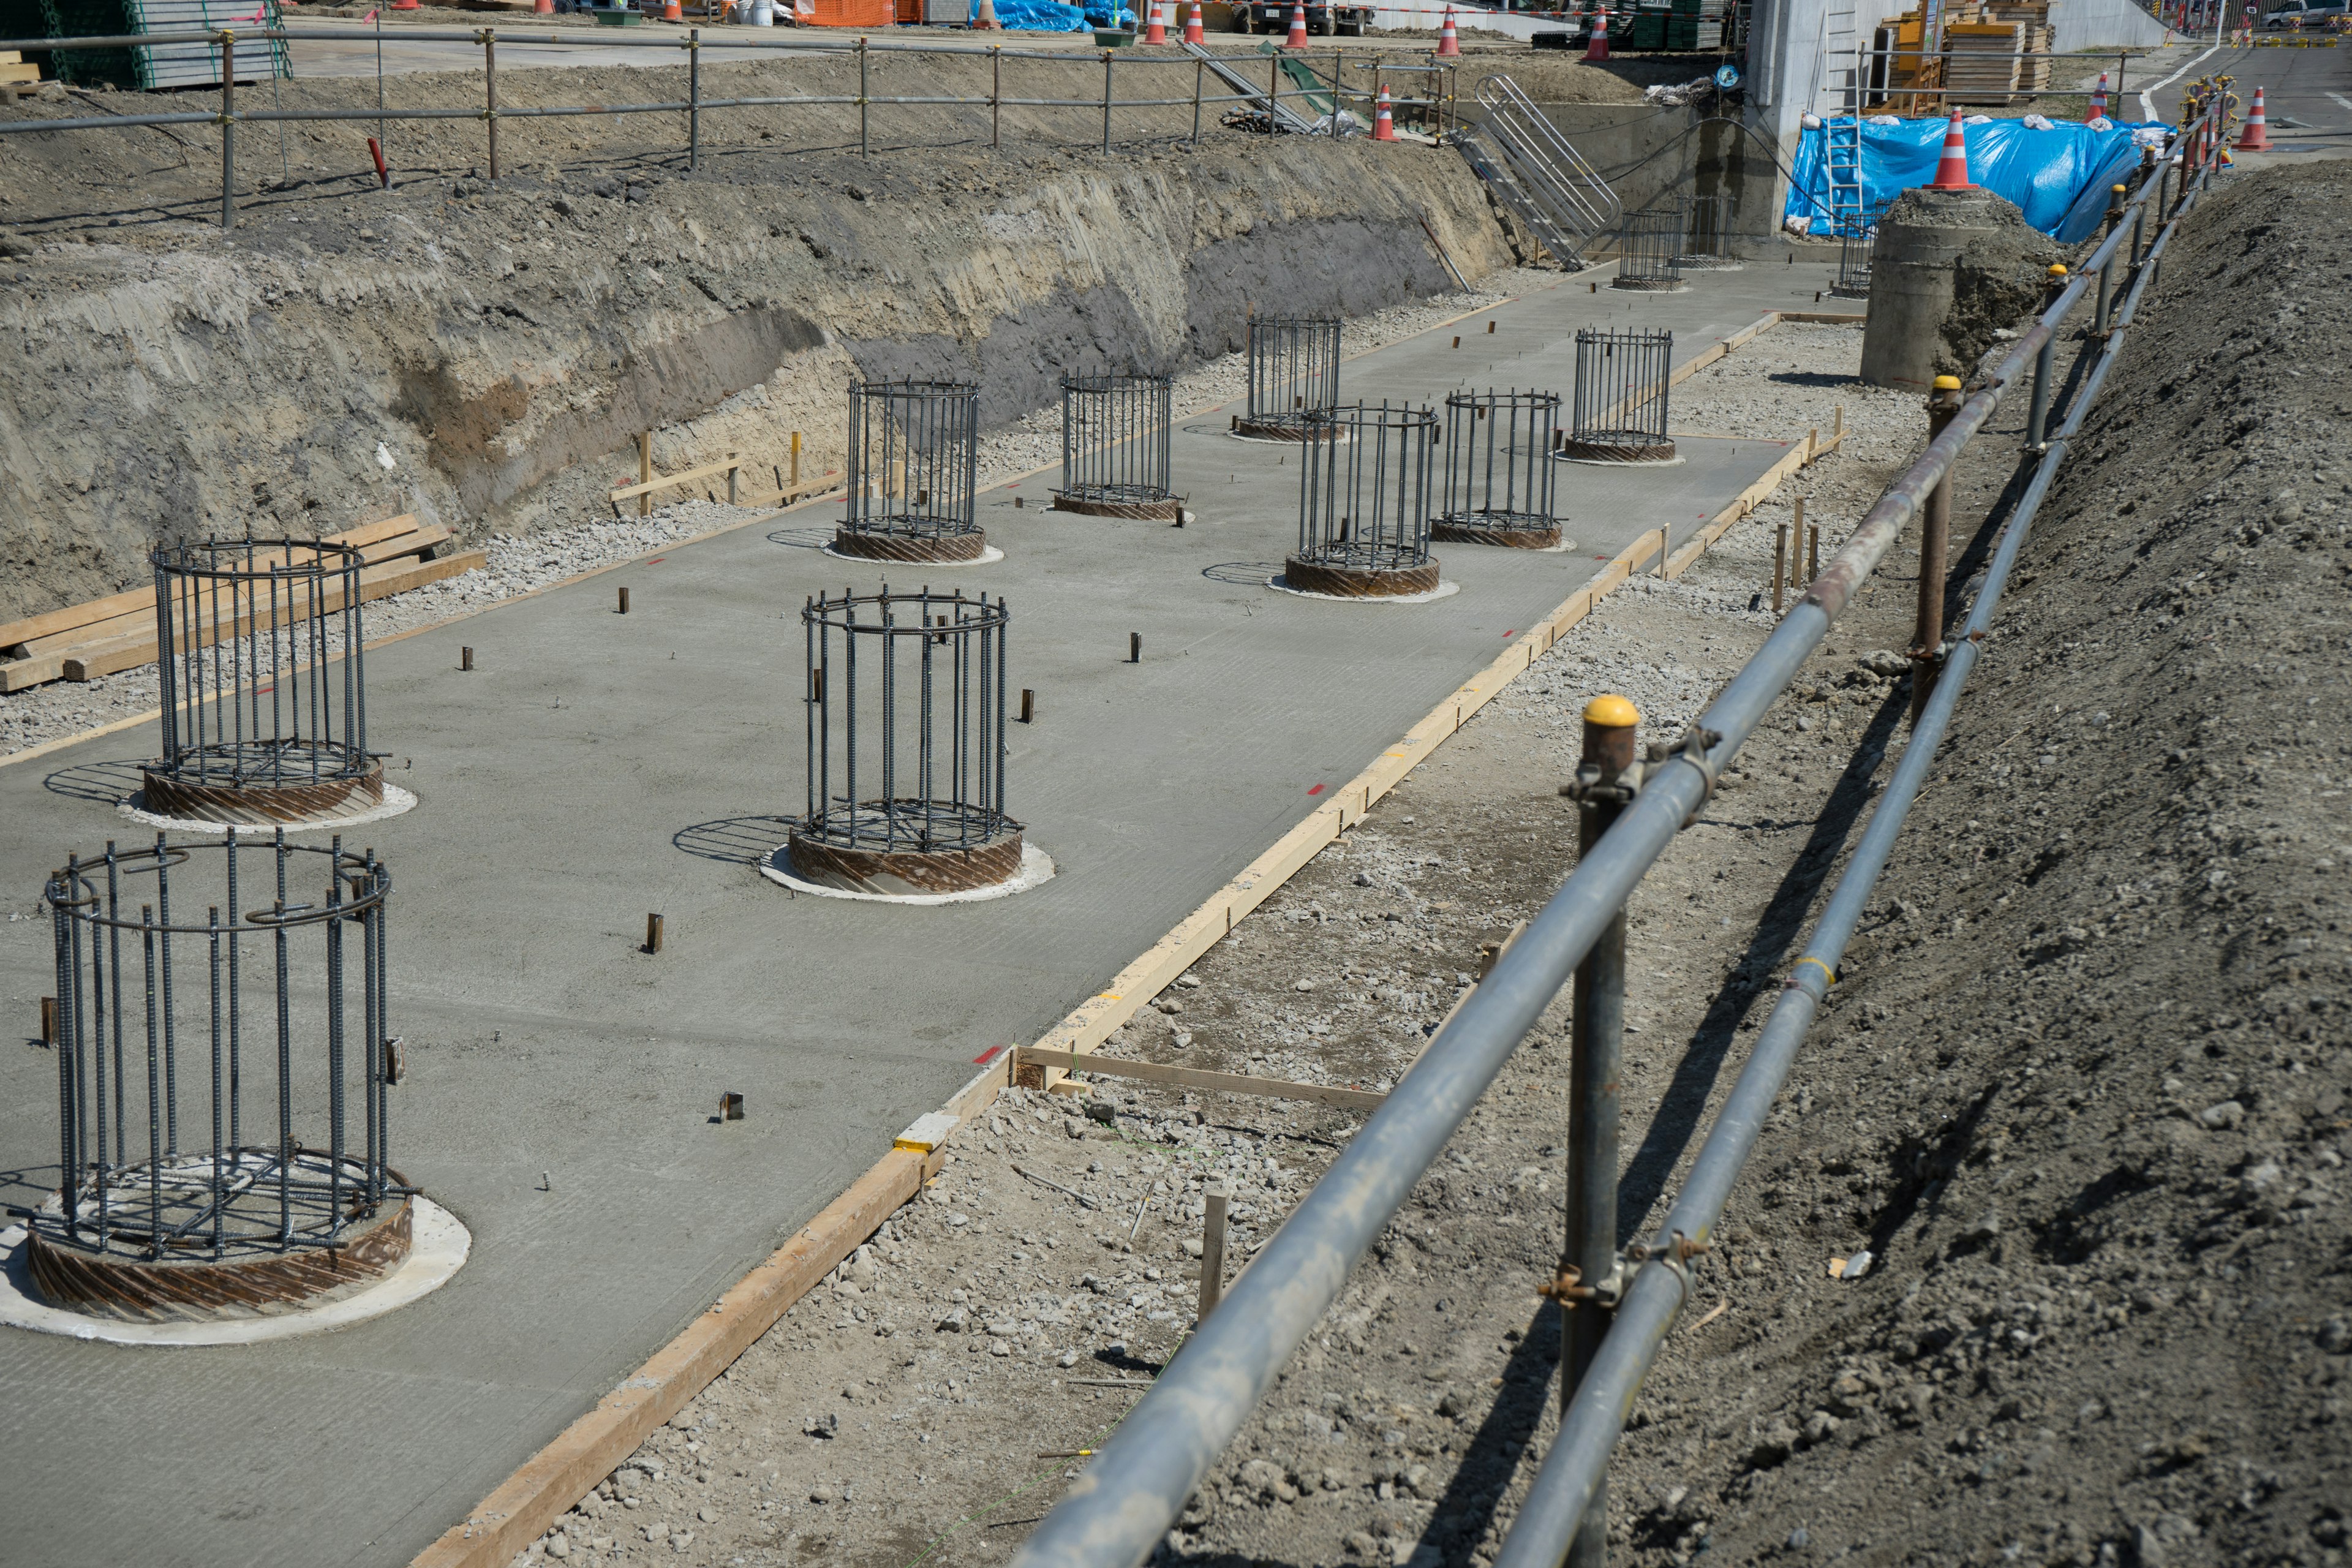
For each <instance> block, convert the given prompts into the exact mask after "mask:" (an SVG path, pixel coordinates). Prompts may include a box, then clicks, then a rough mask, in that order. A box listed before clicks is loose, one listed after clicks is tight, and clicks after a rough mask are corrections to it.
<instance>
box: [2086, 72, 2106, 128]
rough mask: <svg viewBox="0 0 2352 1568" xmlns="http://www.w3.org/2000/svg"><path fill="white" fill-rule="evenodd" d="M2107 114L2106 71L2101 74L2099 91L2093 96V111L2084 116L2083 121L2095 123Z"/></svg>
mask: <svg viewBox="0 0 2352 1568" xmlns="http://www.w3.org/2000/svg"><path fill="white" fill-rule="evenodd" d="M2106 112H2107V73H2106V72H2105V71H2101V72H2100V73H2099V86H2098V90H2097V91H2095V92H2094V93H2092V94H2091V111H2090V112H2089V113H2088V114H2085V115H2084V116H2083V119H2084V121H2085V122H2086V123H2087V122H2088V121H2094V120H2097V119H2099V118H2101V117H2102V116H2104V115H2105V113H2106Z"/></svg>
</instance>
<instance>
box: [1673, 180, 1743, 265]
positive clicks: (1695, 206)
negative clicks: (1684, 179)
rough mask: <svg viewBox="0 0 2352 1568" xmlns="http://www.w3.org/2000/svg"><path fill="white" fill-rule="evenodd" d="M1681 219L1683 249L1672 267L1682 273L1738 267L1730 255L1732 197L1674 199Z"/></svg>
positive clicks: (1683, 197)
mask: <svg viewBox="0 0 2352 1568" xmlns="http://www.w3.org/2000/svg"><path fill="white" fill-rule="evenodd" d="M1675 210H1676V211H1677V212H1678V213H1679V214H1680V215H1681V218H1682V224H1681V226H1682V250H1681V252H1680V253H1679V254H1678V255H1676V256H1675V267H1676V268H1680V269H1681V270H1683V271H1685V272H1727V271H1731V270H1733V269H1735V268H1738V266H1739V258H1738V257H1736V256H1734V255H1732V253H1731V198H1730V197H1729V196H1699V195H1689V194H1688V193H1685V194H1683V195H1677V196H1675Z"/></svg>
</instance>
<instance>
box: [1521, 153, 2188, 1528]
mask: <svg viewBox="0 0 2352 1568" xmlns="http://www.w3.org/2000/svg"><path fill="white" fill-rule="evenodd" d="M2202 184H2203V176H2202V175H2201V174H2200V178H2199V185H2200V187H2201V185H2202ZM2174 221H2175V223H2176V224H2177V223H2178V221H2179V220H2178V218H2177V217H2176V219H2175V220H2174ZM2173 232H2174V231H2173V227H2172V226H2167V227H2166V229H2165V231H2164V233H2163V234H2161V235H2159V236H2158V239H2157V243H2156V245H2155V247H2153V248H2152V249H2151V250H2150V251H2149V254H2148V259H2149V260H2151V261H2153V260H2154V259H2155V258H2156V256H2157V255H2158V253H2159V252H2161V251H2162V250H2163V248H2164V247H2165V245H2166V244H2167V243H2168V241H2169V239H2170V237H2171V235H2172V233H2173ZM2154 277H2155V270H2154V268H2143V269H2142V270H2141V271H2140V273H2139V274H2138V276H2137V278H2135V279H2134V280H2133V283H2132V286H2131V288H2130V289H2129V290H2128V292H2127V293H2126V296H2125V300H2124V304H2123V309H2122V310H2121V312H2120V313H2119V314H2118V316H2117V324H2116V328H2115V330H2114V331H2111V332H2110V333H2109V334H2108V335H2107V337H2106V340H2105V346H2104V347H2103V349H2102V350H2101V352H2100V353H2099V357H2098V359H2097V362H2096V363H2095V365H2094V366H2093V368H2092V370H2091V372H2090V374H2089V375H2088V376H2087V377H2086V378H2085V379H2084V384H2083V387H2082V390H2081V392H2080V394H2079V395H2077V396H2076V397H2075V399H2074V407H2073V409H2072V411H2071V412H2070V414H2069V416H2068V417H2067V419H2066V422H2065V424H2064V425H2063V426H2062V427H2061V428H2060V429H2059V431H2058V434H2057V435H2056V436H2055V437H2053V438H2052V439H2051V441H2050V443H2049V447H2048V449H2047V450H2046V451H2045V452H2044V453H2043V455H2042V460H2041V462H2040V464H2039V466H2038V467H2037V468H2036V469H2035V471H2034V475H2033V478H2032V480H2031V481H2030V482H2029V484H2028V485H2027V487H2026V489H2025V492H2024V494H2023V495H2022V496H2021V498H2020V499H2019V504H2018V510H2017V512H2016V515H2015V516H2014V517H2013V518H2011V521H2010V522H2009V524H2008V526H2007V527H2006V528H2005V529H2004V530H2003V531H2002V533H2001V537H2000V543H1999V545H1998V546H1997V547H1996V548H1995V550H1994V552H1993V558H1992V562H1991V563H1990V566H1989V567H1988V568H1987V570H1986V573H1985V583H1984V587H1983V588H1982V589H1981V590H1980V591H1979V593H1978V595H1977V599H1976V604H1975V605H1974V607H1973V608H1972V609H1971V611H1970V613H1969V619H1968V623H1967V626H1966V627H1965V628H1964V629H1963V632H1962V635H1961V637H1960V640H1959V641H1958V644H1957V645H1956V646H1955V647H1954V648H1953V650H1952V654H1951V657H1950V658H1948V660H1947V661H1946V662H1945V665H1944V668H1943V671H1942V674H1941V676H1940V678H1939V679H1937V683H1936V688H1935V691H1934V694H1933V695H1932V696H1931V697H1930V698H1929V699H1928V700H1927V707H1926V709H1925V710H1923V711H1922V712H1921V713H1920V714H1919V717H1918V720H1917V721H1916V724H1915V725H1914V727H1913V729H1912V733H1911V740H1910V742H1909V743H1908V744H1907V745H1906V746H1905V748H1904V751H1903V757H1902V760H1901V761H1900V762H1899V763H1896V765H1895V774H1894V776H1893V778H1892V779H1890V780H1889V781H1888V783H1887V786H1886V789H1885V793H1884V794H1883V795H1881V796H1880V798H1879V803H1878V805H1877V807H1876V809H1875V810H1874V812H1873V814H1872V816H1871V819H1870V824H1869V826H1867V827H1866V828H1865V829H1864V832H1863V835H1862V838H1861V841H1860V843H1859V844H1858V845H1857V846H1856V847H1855V848H1854V852H1853V860H1852V861H1851V863H1850V864H1849V865H1848V867H1847V868H1846V870H1845V873H1844V874H1843V876H1842V877H1841V878H1840V879H1838V883H1837V886H1836V888H1835V889H1832V892H1831V895H1830V899H1829V902H1828V904H1827V905H1826V906H1825V907H1824V908H1823V910H1822V917H1821V920H1820V921H1818V922H1817V923H1816V925H1815V927H1814V930H1813V935H1812V940H1811V942H1810V943H1809V944H1808V945H1807V946H1806V949H1805V952H1804V954H1803V956H1802V957H1801V958H1799V959H1798V960H1797V963H1796V964H1795V966H1794V967H1793V968H1792V969H1791V970H1790V973H1789V978H1788V979H1787V980H1786V981H1784V982H1782V985H1781V992H1780V1001H1779V1002H1777V1003H1776V1004H1775V1005H1774V1006H1773V1008H1772V1012H1771V1015H1770V1016H1769V1017H1768V1018H1767V1019H1766V1020H1765V1024H1764V1028H1763V1030H1762V1032H1761V1033H1760V1034H1759V1036H1758V1037H1757V1041H1756V1046H1755V1048H1754V1049H1753V1050H1752V1051H1751V1052H1750V1053H1749V1055H1748V1061H1747V1063H1746V1065H1745V1066H1744V1067H1743V1068H1741V1069H1740V1073H1739V1077H1738V1080H1737V1081H1736V1082H1735V1083H1734V1084H1733V1085H1732V1089H1731V1093H1730V1094H1729V1096H1728V1097H1727V1099H1726V1100H1725V1101H1724V1107H1723V1110H1722V1111H1721V1113H1720V1114H1718V1115H1717V1118H1716V1121H1715V1125H1714V1127H1713V1128H1712V1129H1710V1130H1709V1131H1708V1133H1707V1137H1706V1143H1705V1144H1704V1145H1702V1146H1701V1148H1700V1150H1699V1152H1698V1157H1697V1159H1696V1161H1694V1162H1693V1163H1692V1165H1691V1170H1690V1174H1689V1175H1688V1176H1687V1177H1686V1178H1685V1180H1684V1183H1683V1186H1682V1190H1681V1192H1680V1193H1679V1194H1678V1195H1677V1196H1676V1198H1675V1205H1674V1208H1673V1210H1672V1211H1671V1212H1670V1213H1669V1214H1668V1215H1667V1216H1666V1219H1665V1222H1664V1224H1663V1225H1662V1226H1660V1227H1659V1229H1658V1232H1657V1235H1656V1238H1655V1239H1654V1241H1653V1242H1652V1243H1651V1244H1650V1245H1649V1246H1648V1247H1644V1248H1643V1249H1641V1250H1642V1251H1643V1254H1644V1255H1645V1256H1646V1258H1647V1261H1646V1263H1645V1264H1644V1266H1643V1268H1642V1270H1641V1272H1640V1273H1639V1274H1637V1275H1636V1276H1635V1277H1634V1279H1633V1284H1632V1285H1631V1286H1630V1287H1629V1288H1628V1289H1627V1290H1626V1292H1625V1296H1624V1300H1623V1301H1622V1304H1621V1305H1620V1306H1619V1308H1618V1310H1617V1313H1616V1316H1615V1320H1614V1321H1612V1323H1611V1325H1610V1328H1609V1332H1608V1335H1607V1337H1606V1338H1605V1339H1604V1340H1603V1341H1602V1342H1601V1352H1600V1354H1599V1355H1598V1356H1597V1357H1596V1358H1595V1359H1594V1361H1593V1363H1592V1366H1591V1371H1590V1372H1589V1373H1587V1374H1586V1376H1585V1378H1584V1380H1583V1382H1582V1383H1581V1384H1579V1385H1578V1387H1577V1389H1576V1393H1575V1395H1574V1397H1573V1399H1572V1400H1571V1401H1570V1405H1569V1407H1568V1409H1567V1411H1566V1412H1565V1413H1564V1414H1563V1415H1562V1416H1561V1419H1560V1430H1559V1437H1558V1438H1557V1439H1556V1440H1555V1441H1554V1442H1553V1444H1552V1447H1551V1451H1550V1452H1549V1454H1547V1455H1546V1456H1545V1458H1544V1464H1543V1468H1542V1469H1541V1470H1540V1471H1539V1472H1538V1474H1537V1476H1536V1479H1535V1483H1534V1485H1533V1486H1532V1487H1531V1488H1530V1489H1529V1490H1528V1500H1527V1502H1526V1503H1525V1504H1524V1505H1523V1506H1522V1507H1521V1508H1520V1510H1519V1513H1518V1517H1517V1519H1516V1520H1515V1521H1513V1522H1512V1526H1511V1531H1510V1533H1509V1535H1508V1536H1507V1537H1506V1538H1505V1539H1504V1542H1503V1545H1502V1548H1501V1550H1500V1551H1499V1552H1498V1553H1497V1554H1496V1559H1495V1568H1558V1565H1559V1563H1560V1561H1561V1559H1562V1558H1563V1557H1565V1556H1566V1555H1567V1552H1568V1550H1569V1544H1570V1542H1571V1541H1572V1540H1573V1539H1574V1538H1575V1537H1576V1535H1577V1532H1578V1527H1579V1525H1580V1522H1581V1521H1582V1520H1583V1517H1584V1515H1585V1513H1586V1511H1587V1510H1588V1509H1589V1507H1590V1506H1591V1502H1592V1500H1593V1499H1594V1498H1595V1497H1596V1496H1597V1495H1598V1494H1599V1491H1600V1489H1601V1486H1602V1484H1603V1482H1604V1480H1605V1478H1606V1475H1607V1470H1608V1463H1609V1456H1610V1454H1611V1452H1612V1450H1613V1449H1614V1448H1615V1447H1616V1443H1617V1439H1618V1437H1619V1436H1621V1435H1622V1432H1623V1430H1624V1425H1625V1420H1626V1417H1627V1415H1630V1414H1631V1412H1632V1409H1633V1397H1634V1394H1635V1393H1636V1392H1637V1391H1638V1390H1639V1388H1640V1386H1641V1382H1642V1379H1643V1375H1644V1374H1646V1373H1648V1371H1649V1369H1650V1365H1651V1363H1653V1362H1654V1361H1655V1360H1656V1359H1657V1354H1658V1352H1659V1350H1660V1348H1661V1347H1663V1345H1664V1342H1665V1337H1666V1334H1667V1333H1668V1331H1671V1330H1672V1328H1673V1326H1674V1323H1675V1319H1676V1318H1677V1317H1678V1316H1679V1315H1680V1313H1681V1311H1682V1310H1683V1307H1684V1306H1685V1303H1686V1301H1687V1300H1688V1298H1689V1293H1690V1277H1689V1274H1688V1271H1687V1268H1686V1255H1689V1254H1694V1253H1696V1252H1698V1251H1704V1250H1705V1249H1706V1246H1707V1242H1708V1237H1709V1235H1710V1233H1711V1232H1712V1230H1713V1228H1714V1226H1715V1224H1716V1222H1717V1220H1719V1219H1720V1218H1721V1217H1722V1215H1723V1210H1724V1205H1725V1203H1726V1202H1727V1199H1728V1198H1729V1196H1730V1193H1731V1186H1732V1184H1733V1182H1734V1181H1736V1180H1737V1179H1738V1175H1739V1173H1740V1171H1741V1169H1742V1168H1743V1167H1744V1166H1745V1165H1746V1163H1747V1161H1748V1154H1749V1153H1750V1152H1752V1151H1753V1150H1754V1148H1755V1145H1756V1141H1757V1139H1758V1137H1759V1136H1760V1135H1761V1133H1762V1131H1763V1129H1764V1123H1765V1120H1766V1118H1768V1117H1769V1115H1770V1114H1771V1110H1772V1102H1773V1100H1775V1099H1776V1098H1777V1097H1778V1096H1779V1095H1780V1089H1781V1086H1782V1085H1783V1084H1784V1083H1785V1082H1786V1081H1787V1080H1788V1076H1789V1069H1790V1067H1791V1066H1792V1065H1793V1064H1794V1062H1795V1059H1796V1054H1797V1049H1798V1047H1800V1046H1801V1045H1802V1044H1803V1042H1804V1038H1805V1035H1806V1033H1807V1031H1808V1030H1810V1029H1811V1026H1812V1022H1813V1017H1814V1015H1815V1013H1816V1012H1817V1011H1818V1010H1819V1008H1820V1006H1821V1004H1822V999H1823V997H1824V996H1825V995H1826V994H1828V991H1829V987H1830V984H1831V982H1832V979H1833V977H1834V976H1835V974H1836V973H1837V965H1838V963H1839V961H1840V960H1841V959H1842V958H1843V956H1844V954H1845V949H1846V944H1847V943H1848V942H1851V941H1852V940H1853V932H1854V928H1855V926H1856V925H1858V924H1859V923H1860V921H1861V919H1862V914H1863V910H1864V908H1865V907H1866V906H1867V905H1868V903H1869V901H1870V898H1871V895H1872V893H1873V892H1874V890H1875V889H1876V887H1877V883H1878V879H1879V876H1880V874H1881V873H1882V872H1883V871H1884V870H1885V868H1886V862H1887V859H1888V858H1889V857H1890V856H1891V855H1892V854H1893V853H1894V849H1895V839H1896V838H1897V837H1899V836H1900V835H1901V833H1902V831H1903V827H1904V824H1905V822H1906V818H1907V817H1908V816H1909V813H1910V810H1911V805H1912V803H1913V802H1914V801H1915V800H1916V799H1917V798H1918V794H1919V789H1920V786H1921V785H1922V784H1925V783H1926V782H1927V773H1928V771H1929V770H1930V769H1931V768H1933V767H1934V766H1935V765H1936V758H1937V751H1938V749H1939V748H1940V747H1941V744H1942V742H1943V738H1944V734H1945V731H1946V730H1947V729H1948V727H1949V725H1950V723H1951V719H1952V714H1953V711H1954V710H1955V709H1956V708H1957V707H1958V704H1959V700H1960V693H1961V690H1962V689H1963V688H1964V687H1965V686H1966V685H1967V683H1968V679H1969V672H1970V671H1972V670H1973V669H1974V668H1976V666H1977V662H1978V660H1979V658H1980V657H1981V654H1982V648H1983V644H1984V638H1985V636H1986V634H1987V632H1988V631H1989V630H1990V626H1991V622H1992V616H1993V613H1994V612H1995V611H1996V610H1997V609H1999V607H2000V595H2001V592H2002V590H2003V589H2004V588H2005V587H2006V586H2007V584H2008V582H2009V576H2010V572H2011V569H2012V568H2013V567H2014V566H2015V565H2016V563H2017V558H2018V555H2019V553H2020V552H2021V551H2022V550H2023V548H2024V545H2025V539H2026V535H2027V532H2028V531H2029V530H2031V528H2032V524H2033V519H2034V516H2035V514H2036V513H2037V512H2038V511H2039V510H2040V509H2041V506H2042V499H2043V498H2044V497H2045V496H2047V495H2048V494H2049V492H2050V487H2051V484H2052V481H2053V479H2055V478H2056V477H2057V472H2058V468H2059V465H2060V464H2062V463H2063V462H2064V461H2065V458H2066V451H2067V444H2068V442H2069V441H2070V440H2072V439H2073V437H2074V436H2075V434H2076V433H2077V432H2078V431H2079V430H2080V429H2081V427H2082V423H2083V420H2084V416H2086V415H2088V414H2089V412H2090V410H2091V408H2092V405H2094V404H2095V402H2096V401H2097V399H2098V395H2099V392H2100V389H2101V388H2102V387H2103V386H2104V385H2105V383H2106V379H2107V373H2108V372H2109V371H2110V370H2111V369H2112V368H2113V367H2114V365H2115V363H2116V358H2117V357H2118V355H2120V353H2122V335H2123V327H2124V324H2126V323H2128V322H2129V321H2130V320H2131V317H2132V314H2133V312H2134V311H2135V310H2137V308H2138V304H2139V300H2140V296H2141V294H2142V292H2143V291H2144V290H2145V289H2147V285H2148V284H2149V282H2150V281H2151V280H2152V279H2154ZM2061 313H2063V312H2061V311H2059V310H2057V308H2056V307H2053V311H2052V315H2053V316H2055V315H2058V314H2061ZM2044 320H2045V321H2050V318H2048V317H2045V318H2044ZM2053 324H2054V323H2053Z"/></svg>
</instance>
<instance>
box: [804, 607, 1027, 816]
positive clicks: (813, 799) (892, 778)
mask: <svg viewBox="0 0 2352 1568" xmlns="http://www.w3.org/2000/svg"><path fill="white" fill-rule="evenodd" d="M1010 624H1011V617H1010V616H1009V614H1008V612H1007V610H1006V608H1005V605H1004V601H1003V599H1001V598H999V599H991V598H990V597H989V596H988V595H985V594H982V595H980V596H979V597H978V598H976V599H974V598H969V597H967V596H965V595H964V593H963V591H962V590H961V589H958V590H957V591H955V592H954V593H952V594H944V593H934V592H933V591H932V590H931V589H929V588H928V587H926V588H923V589H921V590H919V591H918V592H916V593H912V594H894V593H892V592H891V591H890V589H889V587H888V586H887V584H886V585H885V586H884V587H883V588H882V589H881V591H880V592H879V593H874V594H856V593H854V592H851V591H848V590H844V591H843V592H842V593H841V594H840V595H819V596H817V597H815V598H813V599H810V600H809V601H808V602H807V604H806V605H805V606H804V607H803V609H802V611H801V625H802V627H803V632H804V634H805V637H806V640H807V644H808V672H809V674H808V695H807V697H806V698H805V699H804V703H805V706H806V708H807V710H808V785H807V805H806V808H805V810H804V812H803V816H802V819H801V821H800V822H799V823H798V824H797V825H796V826H795V827H794V829H793V852H794V856H795V860H796V863H797V862H798V861H799V859H801V858H803V847H805V848H806V849H808V850H815V849H817V848H819V847H824V848H829V849H831V850H834V851H839V852H847V853H850V854H855V855H884V856H899V855H908V854H913V855H932V854H940V853H943V852H957V851H969V850H975V849H979V848H981V847H984V846H989V845H992V844H996V843H998V842H1000V841H1002V840H1003V839H1004V838H1005V837H1006V836H1007V835H1008V834H1015V833H1017V832H1018V831H1019V829H1020V824H1018V823H1016V822H1014V821H1013V819H1012V818H1011V817H1009V816H1006V815H1005V811H1004V754H1005V732H1004V659H1005V638H1006V631H1007V628H1008V627H1009V626H1010ZM1017 858H1018V853H1017V847H1016V852H1015V859H1016V861H1017Z"/></svg>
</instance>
